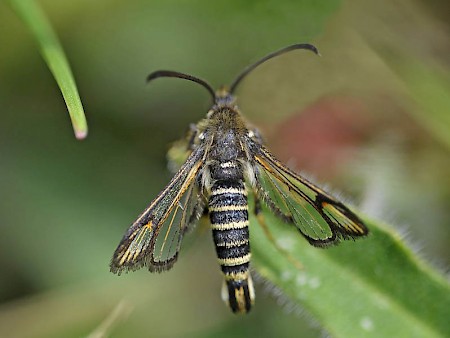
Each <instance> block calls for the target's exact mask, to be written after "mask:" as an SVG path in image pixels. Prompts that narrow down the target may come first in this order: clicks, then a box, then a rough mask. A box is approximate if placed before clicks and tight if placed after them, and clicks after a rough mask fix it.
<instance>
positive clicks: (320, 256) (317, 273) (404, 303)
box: [251, 212, 450, 338]
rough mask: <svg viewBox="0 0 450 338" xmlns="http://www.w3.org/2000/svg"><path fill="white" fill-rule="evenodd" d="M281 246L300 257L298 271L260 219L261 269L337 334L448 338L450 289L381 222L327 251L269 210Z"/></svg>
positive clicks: (256, 243)
mask: <svg viewBox="0 0 450 338" xmlns="http://www.w3.org/2000/svg"><path fill="white" fill-rule="evenodd" d="M265 215H266V218H267V219H266V221H267V223H268V224H269V226H270V230H271V232H272V234H273V236H274V237H275V238H276V239H277V243H278V244H279V246H280V247H282V248H284V249H285V250H287V251H288V252H289V253H290V254H291V255H292V256H293V257H294V258H295V259H298V261H300V262H301V264H302V265H303V269H301V270H299V269H298V268H296V266H294V264H293V263H292V262H291V261H289V260H288V259H287V258H286V255H285V254H284V255H283V254H282V253H281V252H280V251H279V250H276V249H275V248H274V246H273V245H272V244H271V243H270V242H269V241H268V239H267V238H266V235H265V234H264V232H263V230H262V229H261V227H260V226H259V225H258V224H257V222H256V221H255V220H254V223H253V224H251V229H252V233H251V236H252V240H251V243H252V252H253V256H252V257H253V262H254V266H255V267H256V270H257V271H258V272H259V274H260V275H261V276H262V277H264V278H265V279H267V280H269V281H270V282H271V283H272V284H273V285H275V287H277V288H279V289H281V290H282V291H283V292H284V293H285V295H287V296H288V298H289V299H290V300H291V301H292V302H294V303H296V304H298V305H299V306H300V307H302V308H304V309H306V310H307V311H308V312H309V313H311V314H312V315H313V316H314V317H315V318H316V319H317V320H318V321H319V322H320V323H321V325H323V326H324V328H325V329H326V330H327V331H328V332H329V333H330V334H331V335H332V336H333V337H346V338H349V337H449V336H450V321H449V320H448V319H449V318H450V287H449V285H448V283H447V282H446V281H445V279H444V278H442V277H440V276H439V275H438V274H437V273H436V272H435V271H433V270H432V269H431V268H430V267H428V266H427V265H426V264H425V263H423V262H422V261H420V260H419V259H418V258H417V257H416V256H415V254H413V253H412V251H411V250H410V249H409V248H407V247H406V246H405V245H404V243H403V242H402V241H401V240H400V239H399V237H398V235H397V234H396V233H395V232H394V231H392V230H390V229H387V228H386V227H385V226H383V225H381V224H377V223H375V222H372V221H368V220H366V222H367V224H368V226H369V228H370V230H371V234H370V236H369V237H368V238H366V239H361V240H358V241H356V242H351V241H349V242H343V243H341V244H340V245H339V246H336V247H332V248H329V249H320V248H314V247H312V246H310V245H309V244H308V243H307V242H306V240H304V239H303V238H301V235H300V234H299V233H298V232H297V231H296V230H294V229H293V227H292V226H289V225H287V224H284V223H281V222H280V221H278V220H277V219H276V218H274V217H273V216H272V215H270V214H269V213H268V212H266V213H265Z"/></svg>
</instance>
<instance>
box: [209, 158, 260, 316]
mask: <svg viewBox="0 0 450 338" xmlns="http://www.w3.org/2000/svg"><path fill="white" fill-rule="evenodd" d="M212 169H213V170H212V171H211V178H212V179H213V182H214V183H213V185H212V187H211V195H210V198H209V215H210V220H211V226H212V231H213V237H214V243H215V246H216V252H217V257H218V259H219V263H220V265H221V268H222V272H223V274H224V277H225V284H224V289H223V290H222V297H223V298H224V300H225V301H226V302H227V303H228V304H229V306H230V307H231V309H232V310H233V312H248V311H249V310H250V308H251V305H252V303H253V301H254V290H253V283H252V279H251V276H250V273H249V270H248V268H249V261H250V244H249V232H248V203H247V193H246V189H245V185H244V180H243V173H242V170H240V169H239V167H238V166H237V164H235V163H234V162H226V163H222V164H220V165H218V166H217V167H215V168H212Z"/></svg>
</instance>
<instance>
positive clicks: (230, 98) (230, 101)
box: [214, 86, 236, 107]
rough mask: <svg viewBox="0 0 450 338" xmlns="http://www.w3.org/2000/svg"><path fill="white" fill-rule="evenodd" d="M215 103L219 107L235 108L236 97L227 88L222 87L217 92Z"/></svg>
mask: <svg viewBox="0 0 450 338" xmlns="http://www.w3.org/2000/svg"><path fill="white" fill-rule="evenodd" d="M214 103H215V105H216V106H217V107H224V106H233V105H234V104H235V103H236V96H234V95H233V94H232V93H230V89H229V88H228V87H227V86H221V87H220V88H219V89H218V90H216V92H215V95H214Z"/></svg>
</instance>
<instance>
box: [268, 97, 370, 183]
mask: <svg viewBox="0 0 450 338" xmlns="http://www.w3.org/2000/svg"><path fill="white" fill-rule="evenodd" d="M366 111H367V110H366V109H365V106H364V104H363V103H362V102H361V101H358V100H357V99H353V98H345V97H344V98H343V97H338V98H335V97H334V98H327V99H323V100H321V101H318V102H317V103H315V104H314V105H312V106H310V107H308V108H307V109H306V110H305V111H303V112H299V113H298V114H295V115H294V116H293V117H291V118H289V119H288V120H286V121H285V122H283V123H282V124H281V125H279V127H278V129H277V131H276V132H275V134H273V135H272V137H271V142H270V144H271V147H272V149H273V151H274V153H275V154H276V155H277V157H279V158H280V160H282V161H283V162H284V163H287V164H288V165H289V167H291V168H292V169H295V170H301V171H303V170H304V171H306V172H311V173H313V174H314V176H317V177H320V178H325V179H327V178H331V177H333V176H334V175H335V174H336V173H337V171H339V170H340V169H344V168H345V165H346V163H347V162H348V161H350V160H351V159H352V157H353V156H354V154H355V149H356V148H357V147H358V146H360V145H361V144H362V143H364V141H365V139H366V138H367V136H368V134H369V133H370V129H369V128H370V126H371V125H372V121H371V117H370V115H368V114H367V113H366Z"/></svg>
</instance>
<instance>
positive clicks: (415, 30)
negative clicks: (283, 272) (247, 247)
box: [0, 0, 450, 337]
mask: <svg viewBox="0 0 450 338" xmlns="http://www.w3.org/2000/svg"><path fill="white" fill-rule="evenodd" d="M39 3H40V4H41V6H42V8H43V9H44V11H45V12H46V14H47V15H48V17H49V19H50V21H51V22H52V25H53V27H54V29H55V30H56V32H57V34H58V36H59V38H60V40H61V43H62V45H63V46H64V50H65V52H66V55H67V57H68V59H69V61H70V63H71V67H72V71H73V73H74V76H75V79H76V81H77V85H78V89H79V92H80V96H81V99H82V101H83V105H84V108H85V111H86V114H87V119H88V124H89V135H88V137H87V139H86V140H84V141H77V140H76V139H75V138H74V136H73V132H72V127H71V125H70V121H69V118H68V114H67V111H66V107H65V104H64V101H63V99H62V97H61V94H60V92H59V89H58V87H57V86H56V83H55V81H54V79H53V77H52V76H51V74H50V72H49V71H48V68H47V66H46V65H45V63H44V62H43V60H42V58H41V57H40V55H39V52H38V49H37V46H36V42H35V41H34V40H33V38H32V36H31V35H30V33H29V31H28V30H27V29H26V27H25V26H24V24H23V23H22V22H21V21H20V19H19V18H18V17H17V15H16V13H15V12H14V11H13V10H12V9H11V7H10V6H9V5H8V3H7V2H2V3H0V28H1V33H0V46H1V51H2V52H1V53H0V109H1V112H2V114H1V116H0V156H1V157H0V198H1V200H2V203H0V231H1V232H0V263H1V266H2V268H1V275H0V301H1V302H2V304H0V336H5V337H6V336H7V337H79V336H87V335H89V334H91V335H92V337H98V336H101V334H102V333H104V332H108V334H110V335H111V336H112V337H132V336H133V337H176V336H180V337H181V336H183V337H213V336H214V337H229V336H234V337H248V336H252V335H257V334H258V335H259V336H260V337H263V336H267V337H271V336H278V337H292V336H294V335H295V336H302V337H320V336H322V335H323V332H322V331H321V327H320V325H319V324H317V323H315V322H314V321H312V320H311V319H310V318H309V316H307V315H306V316H302V315H299V313H300V312H302V310H301V309H298V308H296V307H294V308H292V307H290V306H289V304H288V305H286V304H285V305H283V306H281V307H280V306H279V303H285V300H284V298H283V297H273V296H272V295H271V294H270V291H267V290H266V289H267V288H264V286H263V285H262V284H261V283H259V284H258V285H257V297H258V298H257V306H256V307H255V308H254V311H252V313H250V314H249V316H247V317H236V316H235V315H233V314H231V313H230V311H229V310H228V309H227V308H226V307H225V306H224V304H223V303H222V301H221V299H220V296H219V291H220V287H221V283H222V281H221V275H220V273H219V267H218V266H217V263H216V259H215V253H214V249H213V244H212V241H211V238H210V237H211V235H210V233H209V232H208V229H207V228H206V229H199V231H197V232H196V233H194V234H193V235H192V236H190V238H189V239H188V240H187V245H185V246H184V248H183V250H182V255H181V258H180V260H179V262H178V263H177V264H176V266H175V267H174V269H173V270H172V271H170V272H168V273H165V274H161V275H153V274H149V273H148V272H147V271H145V270H142V271H138V272H135V273H132V274H127V275H123V276H121V277H117V276H115V275H113V274H111V273H110V272H109V268H108V264H109V260H110V257H111V255H112V253H113V251H114V249H115V247H116V245H117V244H118V242H119V240H120V238H121V236H122V235H123V232H124V231H125V229H126V228H127V226H128V225H129V224H131V222H132V221H133V220H134V219H135V217H136V216H137V215H138V214H139V213H140V212H141V211H142V210H143V209H144V208H145V206H146V205H147V204H148V203H149V202H150V201H151V200H152V199H153V197H154V196H155V195H156V194H157V193H158V192H159V191H160V190H161V189H162V188H163V186H164V184H165V183H166V182H168V180H169V179H170V173H169V172H168V170H167V169H166V159H165V154H166V151H167V149H168V147H169V146H170V144H171V142H173V141H175V140H176V139H178V138H179V137H181V136H183V134H184V132H185V131H186V130H187V128H188V126H189V124H190V123H193V122H196V121H198V120H199V119H200V118H202V117H203V116H204V114H205V113H206V111H207V109H208V104H209V102H210V98H209V96H208V94H207V92H206V91H205V90H202V89H201V88H199V87H198V86H196V85H194V84H191V83H189V82H186V81H181V80H159V81H157V82H154V83H152V84H151V85H148V86H147V85H145V77H146V75H147V74H149V73H150V72H151V71H154V70H157V69H173V70H178V71H181V72H185V73H189V74H192V75H195V76H198V77H201V78H204V79H206V80H208V81H209V82H210V83H211V84H212V85H213V86H219V85H220V84H223V83H225V84H227V83H230V82H231V81H232V80H233V78H234V76H235V75H237V74H238V73H239V72H240V71H241V70H242V69H243V68H244V67H245V66H247V65H248V64H250V63H252V62H254V61H256V60H258V59H259V58H260V57H262V56H264V55H265V54H267V53H269V52H272V51H274V50H276V49H279V48H281V47H284V46H286V45H288V44H292V43H297V42H310V43H314V44H315V45H316V46H317V47H318V48H319V50H320V52H321V54H322V57H316V56H315V55H313V54H312V53H308V52H305V51H303V52H292V53H290V54H287V55H284V56H282V57H279V58H277V59H274V60H272V61H270V62H268V63H267V64H264V65H263V66H261V67H260V68H258V69H257V70H255V71H254V72H253V73H252V74H251V75H250V76H249V77H248V78H246V80H245V81H244V82H243V83H242V84H241V86H240V88H239V90H238V95H239V104H240V107H241V109H242V110H243V112H244V114H245V115H246V117H247V118H248V119H249V120H250V121H251V122H252V123H253V124H255V125H257V126H258V127H259V128H260V129H261V130H262V132H263V134H264V135H265V136H266V139H267V143H268V145H269V147H270V148H271V149H272V151H273V152H274V153H275V154H276V155H277V156H278V157H279V158H280V159H281V160H283V161H284V162H286V163H288V164H289V165H290V166H291V167H292V168H295V169H298V170H302V171H305V172H307V173H310V174H312V175H313V176H314V177H315V178H316V179H317V180H318V181H320V182H325V183H328V184H329V185H330V186H331V187H333V189H335V190H337V191H343V193H344V195H346V196H349V197H351V199H352V200H354V201H355V204H356V205H359V206H360V209H362V210H363V211H365V212H366V213H367V214H368V215H370V216H372V217H375V218H379V219H382V220H385V221H386V222H388V223H391V224H396V225H397V226H398V230H399V231H400V232H401V233H403V234H405V235H406V237H407V238H408V240H409V242H410V243H411V245H412V246H413V247H414V248H416V249H417V250H418V251H419V254H420V255H422V256H423V257H425V258H426V259H427V260H429V261H431V262H433V263H434V264H435V265H436V266H438V267H440V269H441V270H446V269H447V268H446V267H448V265H449V263H450V255H449V253H450V252H449V251H450V250H449V244H450V234H449V231H448V227H449V224H450V209H449V202H448V201H449V198H450V175H449V168H450V156H449V154H450V98H449V95H450V94H449V93H450V76H449V62H450V60H449V58H448V55H449V54H450V39H449V38H448V37H449V30H450V29H449V28H450V25H449V22H448V18H447V17H446V15H445V14H444V13H448V12H449V10H450V5H449V4H448V2H447V1H433V2H426V1H413V0H398V1H387V0H381V1H377V2H371V1H337V0H332V1H330V0H328V1H312V0H310V1H306V0H305V1H274V0H273V1H227V2H220V3H219V2H212V1H128V2H122V1H96V2H91V1H83V0H78V1H71V2H61V1H54V0H53V1H50V0H46V1H40V2H39ZM194 237H195V238H194ZM300 240H301V239H300ZM324 301H329V300H324ZM110 324H111V325H110Z"/></svg>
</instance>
